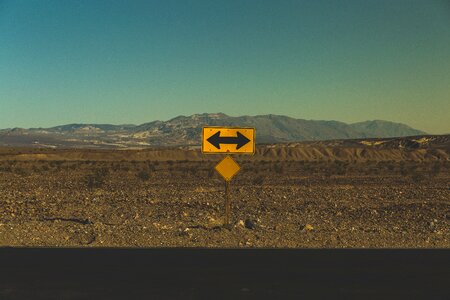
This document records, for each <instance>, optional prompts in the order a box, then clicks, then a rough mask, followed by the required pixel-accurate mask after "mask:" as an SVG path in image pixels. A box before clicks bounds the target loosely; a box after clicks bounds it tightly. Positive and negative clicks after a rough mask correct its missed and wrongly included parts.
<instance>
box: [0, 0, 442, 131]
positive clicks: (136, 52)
mask: <svg viewBox="0 0 450 300" xmlns="http://www.w3.org/2000/svg"><path fill="white" fill-rule="evenodd" d="M203 112H209V113H213V112H223V113H226V114H228V115H232V116H239V115H260V114H279V115H287V116H290V117H295V118H301V119H315V120H337V121H342V122H346V123H353V122H359V121H365V120H374V119H381V120H388V121H394V122H401V123H406V124H408V125H410V126H412V127H414V128H417V129H421V130H424V131H426V132H428V133H433V134H443V133H450V121H449V120H450V117H449V115H450V2H449V1H447V0H421V1H414V0H409V1H405V0H396V1H392V0H364V1H361V0H354V1H350V0H348V1H346V0H343V1H320V0H314V1H312V0H311V1H300V0H297V1H287V0H286V1H284V0H280V1H273V0H270V1H264V0H254V1H251V0H239V1H237V0H236V1H233V0H223V1H215V0H204V1H200V0H198V1H190V0H185V1H181V0H180V1H172V0H161V1H151V0H147V1H137V0H123V1H114V0H104V1H94V0H79V1H75V0H73V1H67V0H54V1H49V0H35V1H32V0H28V1H24V0H11V1H10V0H0V128H12V127H24V128H29V127H50V126H56V125H61V124H68V123H110V124H141V123H145V122H149V121H153V120H168V119H171V118H173V117H176V116H178V115H191V114H194V113H203Z"/></svg>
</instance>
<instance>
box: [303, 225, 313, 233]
mask: <svg viewBox="0 0 450 300" xmlns="http://www.w3.org/2000/svg"><path fill="white" fill-rule="evenodd" d="M302 230H304V231H311V230H314V227H313V226H312V225H311V224H305V226H303V227H302Z"/></svg>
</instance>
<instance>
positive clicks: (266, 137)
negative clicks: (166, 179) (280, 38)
mask: <svg viewBox="0 0 450 300" xmlns="http://www.w3.org/2000/svg"><path fill="white" fill-rule="evenodd" d="M205 125H209V126H242V127H255V128H256V142H257V143H287V142H299V141H321V140H334V139H358V138H389V137H402V136H417V135H424V134H426V133H425V132H423V131H420V130H417V129H414V128H411V127H409V126H407V125H405V124H401V123H394V122H389V121H381V120H374V121H365V122H359V123H353V124H347V123H343V122H338V121H320V120H304V119H295V118H291V117H287V116H280V115H272V114H270V115H258V116H239V117H232V116H228V115H226V114H223V113H203V114H194V115H191V116H178V117H176V118H173V119H171V120H168V121H153V122H149V123H144V124H141V125H110V124H68V125H61V126H56V127H51V128H29V129H23V128H12V129H3V130H0V146H15V147H30V146H34V147H50V148H59V147H84V148H85V147H88V148H136V147H139V148H141V147H151V146H157V147H164V146H169V147H170V146H197V145H199V144H200V141H201V131H202V127H203V126H205Z"/></svg>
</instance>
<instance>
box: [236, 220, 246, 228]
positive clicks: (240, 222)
mask: <svg viewBox="0 0 450 300" xmlns="http://www.w3.org/2000/svg"><path fill="white" fill-rule="evenodd" d="M236 226H240V227H245V223H244V221H242V220H239V221H238V222H237V223H236Z"/></svg>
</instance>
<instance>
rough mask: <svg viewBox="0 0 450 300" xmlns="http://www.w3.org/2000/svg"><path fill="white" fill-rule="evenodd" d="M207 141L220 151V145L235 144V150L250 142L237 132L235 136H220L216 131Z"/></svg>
mask: <svg viewBox="0 0 450 300" xmlns="http://www.w3.org/2000/svg"><path fill="white" fill-rule="evenodd" d="M207 141H208V142H209V143H211V145H213V146H214V147H216V148H217V149H220V144H236V150H238V149H239V148H241V147H242V146H244V145H246V144H247V143H248V142H250V140H249V139H248V138H247V137H246V136H245V135H243V134H242V133H240V132H239V131H238V132H237V136H220V131H218V132H216V133H215V134H213V135H212V136H210V137H209V138H208V139H207Z"/></svg>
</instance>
